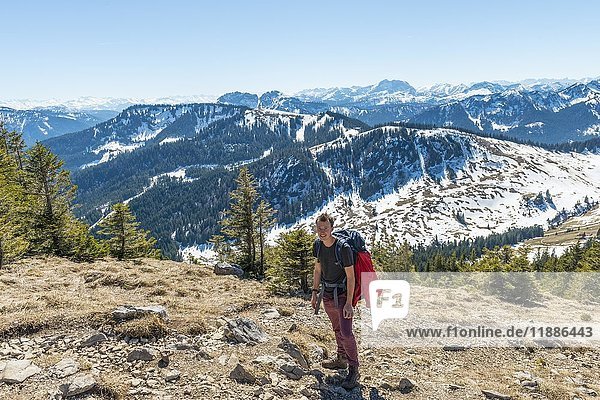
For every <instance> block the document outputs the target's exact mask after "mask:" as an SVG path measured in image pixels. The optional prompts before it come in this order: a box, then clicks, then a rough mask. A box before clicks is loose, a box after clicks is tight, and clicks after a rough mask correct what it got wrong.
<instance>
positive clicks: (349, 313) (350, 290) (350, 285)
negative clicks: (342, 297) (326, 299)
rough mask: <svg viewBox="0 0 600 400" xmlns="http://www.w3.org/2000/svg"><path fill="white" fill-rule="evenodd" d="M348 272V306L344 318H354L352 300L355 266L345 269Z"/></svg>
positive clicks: (345, 307)
mask: <svg viewBox="0 0 600 400" xmlns="http://www.w3.org/2000/svg"><path fill="white" fill-rule="evenodd" d="M344 270H345V271H346V288H347V289H346V304H344V311H343V315H344V318H352V315H353V314H354V309H353V308H352V300H353V299H354V284H355V279H354V265H351V266H349V267H346V268H344Z"/></svg>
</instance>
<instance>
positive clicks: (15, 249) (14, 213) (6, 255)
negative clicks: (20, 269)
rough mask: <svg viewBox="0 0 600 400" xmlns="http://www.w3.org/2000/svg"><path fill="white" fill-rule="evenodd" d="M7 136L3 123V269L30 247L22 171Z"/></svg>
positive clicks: (0, 137)
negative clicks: (12, 152) (27, 235)
mask: <svg viewBox="0 0 600 400" xmlns="http://www.w3.org/2000/svg"><path fill="white" fill-rule="evenodd" d="M7 137H8V132H7V131H6V129H4V127H3V126H2V125H0V269H1V268H2V267H3V266H4V265H5V264H7V263H8V262H11V261H13V260H15V259H17V258H19V257H20V256H22V255H23V254H24V253H25V252H26V251H27V249H28V247H29V242H28V240H27V238H26V230H27V228H26V225H25V220H24V216H25V209H24V201H25V200H24V193H23V188H22V186H21V185H20V184H19V177H20V171H19V169H18V165H17V162H16V160H15V159H14V158H13V157H12V156H11V153H10V151H11V150H10V144H9V142H8V141H7V140H6V139H7Z"/></svg>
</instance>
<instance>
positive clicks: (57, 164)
mask: <svg viewBox="0 0 600 400" xmlns="http://www.w3.org/2000/svg"><path fill="white" fill-rule="evenodd" d="M62 167H63V162H62V161H60V160H59V159H58V157H56V156H55V155H54V154H52V153H51V152H50V150H48V149H47V148H46V147H44V146H43V145H41V144H40V143H39V142H38V143H36V144H35V145H34V146H33V147H32V148H31V149H29V150H28V151H27V153H26V159H25V163H24V173H25V192H26V195H27V205H28V207H29V215H30V217H31V219H32V226H31V242H32V247H33V250H34V251H36V252H41V253H46V254H56V255H59V256H61V255H65V254H66V253H67V252H68V251H67V243H66V237H67V234H68V228H69V223H70V222H71V221H72V212H71V209H72V202H73V199H74V197H75V190H76V187H75V186H74V185H73V184H72V183H71V179H70V177H69V172H68V171H66V170H64V169H63V168H62Z"/></svg>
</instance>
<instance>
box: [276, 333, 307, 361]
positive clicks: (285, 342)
mask: <svg viewBox="0 0 600 400" xmlns="http://www.w3.org/2000/svg"><path fill="white" fill-rule="evenodd" d="M279 348H280V349H282V350H283V351H285V352H286V353H288V354H289V355H290V356H292V358H293V359H294V360H296V361H298V364H299V365H300V366H301V367H302V368H306V369H308V362H307V361H306V358H305V357H304V355H303V354H302V352H301V351H300V348H299V347H298V346H297V345H296V344H295V343H292V342H290V341H289V339H288V338H286V337H282V338H281V343H280V344H279Z"/></svg>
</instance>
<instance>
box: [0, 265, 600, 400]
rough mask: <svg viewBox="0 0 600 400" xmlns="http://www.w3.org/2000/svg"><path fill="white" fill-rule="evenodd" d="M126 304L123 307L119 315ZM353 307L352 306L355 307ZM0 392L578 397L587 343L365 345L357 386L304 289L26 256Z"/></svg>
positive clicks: (8, 327)
mask: <svg viewBox="0 0 600 400" xmlns="http://www.w3.org/2000/svg"><path fill="white" fill-rule="evenodd" d="M125 316H126V318H125ZM357 317H358V318H360V313H359V315H358V316H357ZM0 337H1V341H0V398H2V399H15V400H25V399H28V400H29V399H44V400H47V399H56V400H58V399H173V400H177V399H212V398H217V399H263V400H271V399H296V400H298V399H303V400H306V399H311V400H312V399H315V400H316V399H466V398H469V399H485V398H490V399H563V398H568V399H586V398H594V397H595V396H597V395H598V393H599V392H600V386H599V385H598V365H599V362H600V351H599V350H598V349H590V348H562V349H561V348H551V349H550V348H539V347H527V348H467V347H465V348H452V349H444V348H366V347H364V346H363V345H361V343H360V332H358V331H357V337H358V339H359V356H360V361H361V368H360V370H361V382H360V383H361V384H360V386H359V387H357V388H355V389H353V390H351V391H346V390H345V389H343V388H342V387H341V383H342V381H343V380H344V378H345V375H346V371H343V370H339V371H330V370H326V369H323V368H322V367H321V365H320V363H321V361H322V360H323V358H327V357H329V356H331V355H332V352H333V351H334V350H335V341H334V338H333V335H332V333H331V329H330V326H329V320H328V319H327V317H326V315H325V314H324V313H320V314H319V315H314V312H313V310H312V309H311V307H310V302H309V300H308V298H307V297H303V295H301V294H300V295H297V296H295V297H291V296H287V297H284V296H273V295H270V294H269V292H268V291H267V290H266V286H265V285H264V284H263V283H261V282H257V281H253V280H243V279H239V278H238V277H236V276H235V275H216V274H215V273H214V269H213V267H208V266H202V265H191V264H184V263H177V262H172V261H164V260H137V261H126V262H116V261H114V260H100V261H96V262H94V263H87V264H77V263H73V262H69V261H65V260H62V259H57V258H45V259H25V260H22V261H20V262H18V263H16V264H13V265H11V266H9V267H8V268H6V269H3V270H1V271H0Z"/></svg>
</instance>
